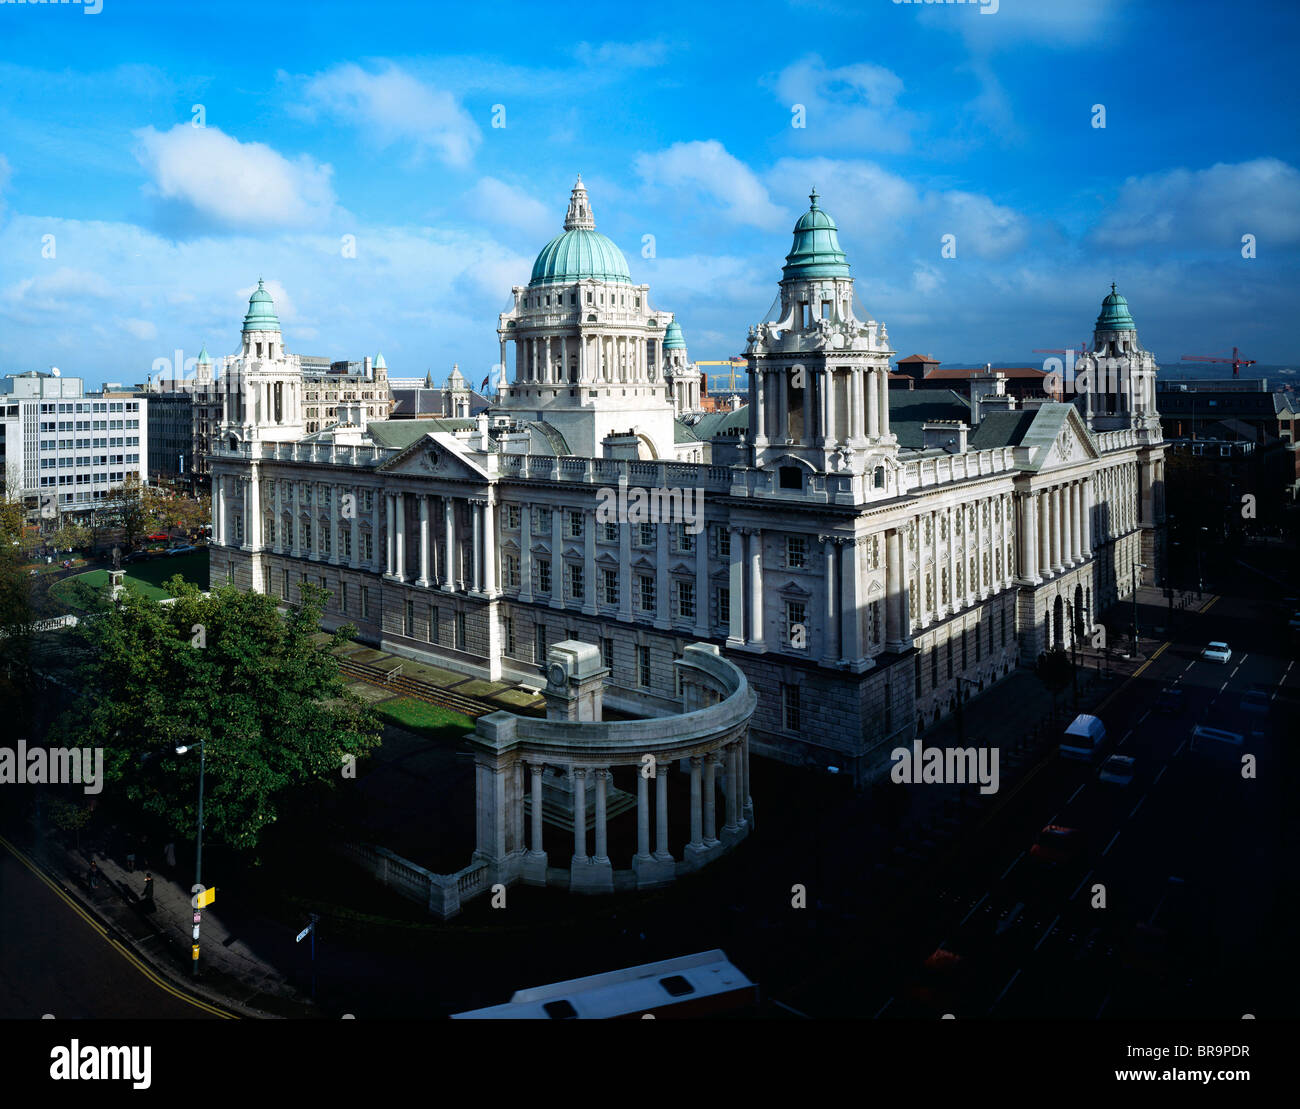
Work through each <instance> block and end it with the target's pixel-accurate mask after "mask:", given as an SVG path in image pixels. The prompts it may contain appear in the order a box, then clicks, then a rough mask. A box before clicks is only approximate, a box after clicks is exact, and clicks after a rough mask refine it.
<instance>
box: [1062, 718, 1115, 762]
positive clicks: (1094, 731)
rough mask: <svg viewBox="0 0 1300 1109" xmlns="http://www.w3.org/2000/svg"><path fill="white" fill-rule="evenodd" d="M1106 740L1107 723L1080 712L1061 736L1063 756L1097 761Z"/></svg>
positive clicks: (1085, 760)
mask: <svg viewBox="0 0 1300 1109" xmlns="http://www.w3.org/2000/svg"><path fill="white" fill-rule="evenodd" d="M1105 742H1106V725H1105V724H1103V723H1102V722H1101V721H1100V720H1099V719H1098V718H1097V717H1095V716H1089V715H1088V714H1087V713H1086V712H1081V713H1079V715H1078V716H1076V717H1075V718H1074V720H1073V721H1071V723H1070V726H1069V727H1068V728H1066V729H1065V733H1064V734H1063V735H1062V736H1061V758H1063V759H1078V760H1080V761H1082V762H1096V761H1097V759H1098V758H1099V757H1100V755H1101V747H1102V744H1103V743H1105Z"/></svg>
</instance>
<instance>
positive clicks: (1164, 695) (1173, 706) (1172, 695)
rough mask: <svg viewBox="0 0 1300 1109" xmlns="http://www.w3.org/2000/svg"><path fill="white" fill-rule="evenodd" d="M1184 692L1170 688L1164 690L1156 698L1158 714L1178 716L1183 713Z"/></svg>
mask: <svg viewBox="0 0 1300 1109" xmlns="http://www.w3.org/2000/svg"><path fill="white" fill-rule="evenodd" d="M1183 704H1184V698H1183V691H1182V690H1181V689H1175V688H1174V687H1173V686H1169V687H1167V688H1165V689H1162V690H1161V691H1160V693H1159V694H1158V695H1157V697H1156V712H1163V713H1167V714H1169V715H1171V716H1172V715H1177V714H1178V713H1180V712H1182V711H1183Z"/></svg>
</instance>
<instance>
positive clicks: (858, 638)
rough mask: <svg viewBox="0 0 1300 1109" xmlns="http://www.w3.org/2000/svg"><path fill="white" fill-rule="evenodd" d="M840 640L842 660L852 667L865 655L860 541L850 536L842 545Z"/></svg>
mask: <svg viewBox="0 0 1300 1109" xmlns="http://www.w3.org/2000/svg"><path fill="white" fill-rule="evenodd" d="M840 638H841V639H842V640H843V648H842V653H841V655H840V658H841V660H842V661H843V662H844V663H845V665H848V666H852V665H853V664H854V663H855V662H858V661H859V660H860V659H861V658H862V657H863V654H864V653H865V652H864V651H863V649H862V616H861V613H860V612H859V611H858V540H857V537H856V536H848V537H847V538H846V539H844V541H843V543H842V544H841V545H840Z"/></svg>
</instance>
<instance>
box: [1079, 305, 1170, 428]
mask: <svg viewBox="0 0 1300 1109" xmlns="http://www.w3.org/2000/svg"><path fill="white" fill-rule="evenodd" d="M1158 369H1159V367H1158V366H1157V365H1156V356H1155V355H1154V354H1152V353H1151V352H1150V351H1149V350H1143V349H1142V344H1141V343H1140V342H1138V333H1137V324H1136V323H1134V322H1133V314H1132V312H1131V311H1130V310H1129V305H1128V300H1127V299H1126V298H1125V297H1124V296H1123V295H1122V294H1121V293H1120V292H1118V291H1117V290H1116V288H1115V283H1114V282H1111V286H1110V293H1109V294H1107V296H1106V297H1105V298H1104V299H1103V300H1102V302H1101V312H1100V314H1099V315H1098V316H1097V323H1096V326H1095V327H1094V328H1093V332H1092V350H1090V351H1085V352H1084V354H1083V356H1082V357H1081V358H1080V359H1079V361H1078V363H1077V364H1076V365H1075V369H1074V380H1073V393H1074V398H1073V399H1074V403H1075V404H1076V406H1078V407H1079V409H1080V411H1082V413H1083V415H1084V418H1085V419H1086V420H1087V422H1088V427H1089V428H1090V429H1091V430H1093V431H1118V430H1131V431H1133V432H1134V433H1135V434H1136V435H1137V436H1138V438H1139V439H1140V440H1141V441H1144V442H1149V443H1157V442H1160V440H1161V435H1160V416H1159V413H1158V412H1157V411H1156V372H1157V371H1158ZM1067 384H1069V383H1068V382H1067Z"/></svg>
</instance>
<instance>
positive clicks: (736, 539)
mask: <svg viewBox="0 0 1300 1109" xmlns="http://www.w3.org/2000/svg"><path fill="white" fill-rule="evenodd" d="M745 531H746V529H745V528H739V527H734V526H733V527H732V528H731V578H730V586H729V596H730V598H731V612H730V613H729V626H728V629H727V644H728V645H729V646H732V647H740V646H743V645H744V643H745ZM718 615H719V616H721V615H722V614H721V613H719V614H718Z"/></svg>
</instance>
